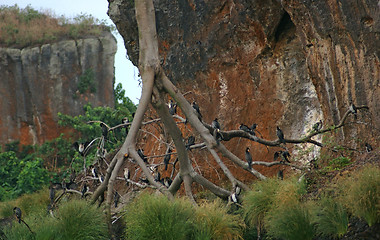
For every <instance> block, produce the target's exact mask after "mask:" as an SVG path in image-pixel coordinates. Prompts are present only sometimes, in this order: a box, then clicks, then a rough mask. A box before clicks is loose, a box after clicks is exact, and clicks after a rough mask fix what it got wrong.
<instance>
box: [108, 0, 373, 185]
mask: <svg viewBox="0 0 380 240" xmlns="http://www.w3.org/2000/svg"><path fill="white" fill-rule="evenodd" d="M109 3H110V6H109V12H108V14H109V15H110V17H111V19H113V21H114V22H115V24H116V26H117V27H118V29H119V31H120V33H121V35H122V36H123V37H124V40H125V46H126V48H127V50H128V55H129V57H130V59H131V60H132V61H133V62H134V64H135V65H137V61H138V31H137V25H136V20H135V13H134V9H133V1H131V2H130V1H120V0H109ZM154 4H155V8H156V21H157V32H158V37H159V46H160V54H161V57H162V64H163V66H164V69H165V71H166V73H167V75H168V76H169V77H170V79H171V80H172V81H173V83H175V84H176V85H177V87H179V88H180V89H181V91H182V93H185V92H187V95H186V97H187V98H188V100H189V101H190V102H191V101H193V100H196V101H197V102H198V104H199V105H200V106H201V111H202V114H203V116H204V119H205V120H206V121H207V122H208V123H211V121H212V119H214V118H215V117H217V118H218V119H219V121H220V123H221V125H222V128H223V129H226V130H231V129H237V128H238V126H239V124H240V123H245V124H247V125H251V124H252V123H257V124H258V128H257V129H258V130H259V132H260V133H261V134H262V136H263V137H264V138H266V139H271V140H274V139H276V138H277V137H276V126H280V127H281V129H282V130H283V131H284V134H285V137H286V138H299V137H301V136H302V134H305V133H307V132H308V131H309V130H310V129H311V127H312V125H313V124H314V123H316V122H317V121H318V120H320V119H322V120H323V123H324V124H325V125H333V124H337V123H338V122H339V120H340V118H341V117H342V116H343V115H344V113H345V112H346V110H347V109H348V106H349V103H350V102H354V103H355V104H356V105H368V106H369V107H370V110H369V111H367V112H360V113H359V118H358V121H359V122H362V123H365V124H356V125H349V126H347V127H344V128H343V130H341V131H340V132H338V135H339V136H340V139H341V140H342V142H345V144H346V145H351V146H352V147H355V148H362V146H361V144H362V143H361V144H358V141H356V140H358V139H360V140H361V141H371V142H374V141H375V142H377V141H378V140H379V137H378V136H379V129H380V82H379V81H380V65H379V54H380V52H379V49H380V48H379V46H380V40H379V36H380V35H379V29H380V25H379V24H380V21H379V20H380V19H379V18H380V11H379V6H378V5H377V3H376V1H368V2H354V3H353V2H352V1H338V2H336V1H296V0H295V1H276V0H273V1H270V0H269V1H267V0H261V1H260V0H258V1H244V0H235V1H231V0H211V1H198V0H189V1H171V0H170V1H168V0H156V1H154ZM182 130H183V135H184V136H185V137H186V136H187V135H188V134H189V133H188V132H186V129H185V128H183V129H182ZM318 140H321V139H318ZM152 142H153V140H152ZM148 145H149V146H150V148H154V147H151V146H152V144H148ZM226 145H227V147H228V148H229V149H231V150H232V152H234V153H235V154H236V155H237V156H239V157H240V158H241V159H244V149H245V148H246V147H247V146H249V147H250V148H251V153H252V156H253V158H254V161H255V160H266V161H269V160H271V159H273V152H274V151H276V150H278V149H277V148H270V149H267V148H266V147H264V146H262V145H259V144H257V143H255V142H249V141H247V140H243V139H234V140H231V141H230V142H228V143H226ZM376 146H377V145H376ZM289 147H290V146H289ZM291 149H292V150H293V153H295V152H296V151H294V150H295V149H294V148H293V146H292V147H291ZM160 151H161V150H159V148H158V147H156V150H154V149H152V151H151V153H154V152H156V153H158V152H160ZM162 151H163V150H162ZM316 154H318V149H315V151H314V152H312V153H311V154H310V155H308V156H307V158H308V159H310V158H312V157H313V156H315V155H316ZM195 158H197V157H196V156H195ZM203 159H204V157H203ZM206 165H207V163H204V166H206ZM208 169H209V170H210V171H209V172H210V174H212V173H211V172H213V170H212V168H210V167H209V168H208ZM258 170H262V171H263V172H264V174H266V175H270V174H273V173H274V172H275V171H277V170H278V168H277V167H276V168H271V169H268V168H261V169H260V168H259V169H258ZM205 171H207V170H205ZM239 171H240V172H241V171H242V170H239V169H235V172H239ZM214 175H215V174H214ZM245 175H247V174H244V173H242V174H240V177H239V179H242V178H243V180H244V179H245V178H250V177H248V176H245ZM214 177H215V178H217V177H216V176H214Z"/></svg>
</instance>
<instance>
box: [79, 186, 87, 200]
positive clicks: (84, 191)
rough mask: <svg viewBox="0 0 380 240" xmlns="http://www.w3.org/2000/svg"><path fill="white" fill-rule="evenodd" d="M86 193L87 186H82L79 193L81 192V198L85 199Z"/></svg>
mask: <svg viewBox="0 0 380 240" xmlns="http://www.w3.org/2000/svg"><path fill="white" fill-rule="evenodd" d="M87 191H88V187H87V184H84V185H83V187H82V190H81V192H82V198H84V197H85V195H86V192H87Z"/></svg>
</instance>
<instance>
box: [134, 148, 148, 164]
mask: <svg viewBox="0 0 380 240" xmlns="http://www.w3.org/2000/svg"><path fill="white" fill-rule="evenodd" d="M137 154H138V155H139V156H140V157H141V158H142V160H143V161H144V162H145V163H148V159H147V157H146V156H145V155H144V153H143V151H142V150H141V148H139V149H137Z"/></svg>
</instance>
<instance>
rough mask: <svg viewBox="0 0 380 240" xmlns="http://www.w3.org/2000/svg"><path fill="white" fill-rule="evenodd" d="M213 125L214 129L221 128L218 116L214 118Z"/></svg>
mask: <svg viewBox="0 0 380 240" xmlns="http://www.w3.org/2000/svg"><path fill="white" fill-rule="evenodd" d="M211 127H212V128H214V129H218V130H220V124H219V122H218V118H215V119H214V120H212V122H211Z"/></svg>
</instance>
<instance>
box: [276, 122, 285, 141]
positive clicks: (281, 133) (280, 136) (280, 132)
mask: <svg viewBox="0 0 380 240" xmlns="http://www.w3.org/2000/svg"><path fill="white" fill-rule="evenodd" d="M276 134H277V137H278V139H279V140H280V143H284V144H285V139H284V133H283V132H282V130H281V129H280V128H279V127H278V126H277V129H276Z"/></svg>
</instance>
